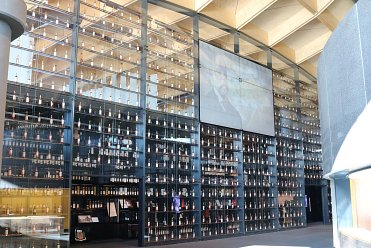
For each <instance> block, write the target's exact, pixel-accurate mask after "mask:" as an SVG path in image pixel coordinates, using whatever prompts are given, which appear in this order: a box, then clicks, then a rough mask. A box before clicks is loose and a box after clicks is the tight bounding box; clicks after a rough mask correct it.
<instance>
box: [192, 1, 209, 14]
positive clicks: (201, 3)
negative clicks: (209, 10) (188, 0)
mask: <svg viewBox="0 0 371 248" xmlns="http://www.w3.org/2000/svg"><path fill="white" fill-rule="evenodd" d="M212 1H213V0H195V3H194V9H195V10H196V11H197V12H200V11H202V10H203V9H204V8H205V7H206V6H207V5H209V4H210V3H211V2H212Z"/></svg>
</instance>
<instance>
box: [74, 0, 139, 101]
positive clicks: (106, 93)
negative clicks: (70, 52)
mask: <svg viewBox="0 0 371 248" xmlns="http://www.w3.org/2000/svg"><path fill="white" fill-rule="evenodd" d="M140 24H141V19H140V14H139V13H138V12H135V11H132V10H130V9H128V8H125V7H122V5H121V4H120V5H119V4H118V3H116V1H106V2H104V3H103V2H101V1H95V0H90V1H89V0H84V1H81V4H80V26H79V38H78V40H79V43H78V54H77V62H78V64H77V71H76V77H77V85H76V93H77V94H79V95H83V96H87V97H92V98H98V99H104V100H108V101H114V102H118V103H125V104H128V105H134V106H139V102H140V99H139V96H140V94H139V92H140V53H141V50H142V48H141V47H140V37H141V28H140Z"/></svg>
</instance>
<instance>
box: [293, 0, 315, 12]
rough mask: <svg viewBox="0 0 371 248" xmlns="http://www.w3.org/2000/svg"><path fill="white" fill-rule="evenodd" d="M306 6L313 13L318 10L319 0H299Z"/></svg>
mask: <svg viewBox="0 0 371 248" xmlns="http://www.w3.org/2000/svg"><path fill="white" fill-rule="evenodd" d="M297 1H298V2H299V3H300V4H301V5H302V6H303V7H304V8H306V9H307V10H308V11H309V12H311V13H312V14H315V13H316V12H317V11H318V9H317V8H318V6H317V0H297Z"/></svg>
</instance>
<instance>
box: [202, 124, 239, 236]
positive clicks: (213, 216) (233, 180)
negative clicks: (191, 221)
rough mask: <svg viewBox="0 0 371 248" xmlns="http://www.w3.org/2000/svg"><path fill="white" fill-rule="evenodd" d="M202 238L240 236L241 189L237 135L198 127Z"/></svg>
mask: <svg viewBox="0 0 371 248" xmlns="http://www.w3.org/2000/svg"><path fill="white" fill-rule="evenodd" d="M200 139H201V169H202V177H201V194H202V202H201V208H202V209H201V211H202V222H201V235H202V237H210V236H218V235H228V234H238V233H241V232H243V230H242V228H241V227H242V226H243V223H242V222H243V205H242V204H243V203H242V202H241V197H242V194H241V191H239V188H240V187H242V185H241V184H240V180H239V170H238V168H239V164H240V163H241V162H242V161H241V159H240V158H239V153H240V152H241V147H240V139H241V137H240V133H239V132H238V131H235V130H233V129H228V128H221V127H216V126H212V125H207V124H202V125H201V134H200Z"/></svg>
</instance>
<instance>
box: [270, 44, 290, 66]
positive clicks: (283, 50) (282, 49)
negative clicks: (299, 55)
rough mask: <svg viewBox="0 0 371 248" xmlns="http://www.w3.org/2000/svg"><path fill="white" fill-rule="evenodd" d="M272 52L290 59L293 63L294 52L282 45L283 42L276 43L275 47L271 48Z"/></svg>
mask: <svg viewBox="0 0 371 248" xmlns="http://www.w3.org/2000/svg"><path fill="white" fill-rule="evenodd" d="M273 49H274V50H276V51H277V52H279V53H280V54H282V55H283V56H285V57H286V58H288V59H290V60H291V61H295V50H294V49H292V48H290V47H289V46H287V45H286V44H284V43H283V42H280V43H278V44H277V45H276V46H274V47H273Z"/></svg>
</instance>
